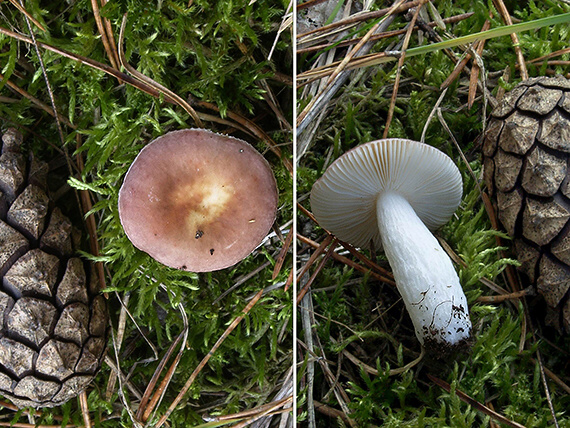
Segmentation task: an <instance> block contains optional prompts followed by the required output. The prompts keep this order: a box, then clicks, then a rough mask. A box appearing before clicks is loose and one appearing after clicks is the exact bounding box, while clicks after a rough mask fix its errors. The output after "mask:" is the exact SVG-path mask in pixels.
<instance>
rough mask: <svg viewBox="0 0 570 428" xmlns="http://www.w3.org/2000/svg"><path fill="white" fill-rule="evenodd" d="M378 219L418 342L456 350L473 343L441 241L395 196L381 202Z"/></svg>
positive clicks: (383, 195)
mask: <svg viewBox="0 0 570 428" xmlns="http://www.w3.org/2000/svg"><path fill="white" fill-rule="evenodd" d="M376 214H377V217H378V228H379V230H380V235H381V239H382V246H383V248H384V252H385V253H386V257H387V258H388V261H389V262H390V266H391V267H392V271H393V273H394V279H395V280H396V286H397V288H398V291H399V292H400V294H401V295H402V299H403V300H404V304H405V305H406V309H407V310H408V313H409V314H410V317H411V319H412V322H413V324H414V328H415V331H416V336H417V338H418V340H419V341H420V342H421V343H422V344H426V342H427V343H429V344H430V346H431V345H435V343H439V344H449V345H450V346H457V345H459V344H460V343H462V342H463V341H465V340H467V339H469V337H470V335H471V320H470V319H469V313H468V308H467V299H466V298H465V294H464V293H463V289H462V288H461V284H460V283H459V278H458V276H457V273H456V271H455V269H454V267H453V265H452V263H451V260H450V259H449V257H448V255H447V254H446V252H445V251H444V250H443V248H442V247H441V245H440V244H439V242H438V241H437V239H436V238H435V237H434V236H433V235H432V234H431V232H430V231H429V230H428V228H427V227H426V226H425V225H424V223H423V222H422V221H421V220H420V218H419V217H418V216H417V215H416V213H415V211H414V209H413V208H412V206H411V205H410V204H409V203H408V201H407V200H406V199H405V198H404V197H403V196H401V195H399V194H398V193H396V192H392V191H386V192H383V193H381V194H380V195H379V196H378V199H377V201H376ZM431 347H432V346H431Z"/></svg>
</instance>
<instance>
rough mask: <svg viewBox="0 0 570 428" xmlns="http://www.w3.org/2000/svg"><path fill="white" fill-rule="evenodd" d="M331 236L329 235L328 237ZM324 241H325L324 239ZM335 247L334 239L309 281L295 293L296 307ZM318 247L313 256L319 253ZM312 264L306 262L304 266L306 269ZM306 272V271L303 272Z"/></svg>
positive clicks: (335, 241)
mask: <svg viewBox="0 0 570 428" xmlns="http://www.w3.org/2000/svg"><path fill="white" fill-rule="evenodd" d="M329 236H331V235H329ZM327 238H328V237H327ZM325 240H326V239H325ZM324 243H325V242H324V241H323V245H324ZM336 245H337V240H336V238H334V239H333V240H332V242H331V245H330V247H329V249H328V250H327V252H326V253H325V256H324V257H323V258H322V259H321V261H320V262H319V264H318V265H317V267H316V269H315V271H314V272H313V274H312V275H311V277H310V278H309V280H308V281H307V282H306V283H305V284H303V287H302V288H301V289H300V290H299V291H298V293H297V305H298V304H299V302H300V301H301V299H302V298H303V297H305V294H307V292H308V291H309V288H311V285H312V284H313V282H314V281H315V279H316V277H317V275H318V274H319V272H320V271H321V270H322V269H323V267H324V266H325V263H326V262H327V260H328V259H329V258H330V256H331V254H332V253H333V252H334V250H335V248H336ZM319 250H320V247H319V249H317V251H315V252H314V253H313V254H316V253H319V254H320V252H319ZM310 264H312V263H310V260H309V262H307V264H306V265H305V266H304V268H305V267H307V266H308V265H310ZM307 269H308V268H307ZM305 272H306V271H305Z"/></svg>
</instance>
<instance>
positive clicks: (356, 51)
mask: <svg viewBox="0 0 570 428" xmlns="http://www.w3.org/2000/svg"><path fill="white" fill-rule="evenodd" d="M403 1H404V0H398V1H397V2H396V3H395V4H394V6H392V7H391V8H390V9H389V11H388V12H387V13H386V14H385V16H390V15H392V14H394V13H395V12H396V10H397V9H398V8H399V7H400V6H401V5H402V2H403ZM384 19H385V18H384ZM383 21H384V20H381V21H380V22H377V23H376V24H374V25H373V26H372V28H370V30H368V32H367V33H366V35H365V36H364V37H363V38H362V40H360V42H358V44H357V45H356V46H355V47H354V49H352V50H351V51H350V52H349V53H348V54H347V55H346V56H345V57H344V58H343V59H342V60H341V61H340V62H339V63H338V64H337V65H336V67H335V69H334V70H333V71H332V73H331V75H330V76H329V77H328V79H327V82H326V84H325V86H324V87H323V88H322V89H321V90H320V92H319V94H317V95H316V96H315V97H314V98H312V99H311V101H310V102H309V103H308V104H307V106H306V107H305V108H304V109H303V111H302V112H301V113H300V114H299V115H298V117H297V123H298V124H299V123H300V122H302V121H303V120H304V119H305V117H306V116H307V114H308V112H309V111H310V110H311V109H313V108H314V107H315V105H316V104H317V102H318V100H319V99H321V98H322V97H323V94H325V93H326V92H327V91H329V90H330V88H331V87H332V86H333V84H334V82H335V80H336V78H337V77H338V76H339V75H340V74H341V73H342V72H343V71H344V70H345V69H346V66H347V65H348V63H349V62H351V60H352V58H354V57H355V56H358V55H359V54H360V52H361V49H362V48H363V47H364V45H365V44H366V42H368V40H369V39H370V37H372V35H373V34H374V33H375V32H376V31H378V29H379V28H380V25H381V24H382V22H383Z"/></svg>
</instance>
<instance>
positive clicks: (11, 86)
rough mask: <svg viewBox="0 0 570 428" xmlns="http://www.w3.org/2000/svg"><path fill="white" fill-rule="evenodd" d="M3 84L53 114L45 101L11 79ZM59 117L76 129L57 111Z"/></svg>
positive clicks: (2, 77)
mask: <svg viewBox="0 0 570 428" xmlns="http://www.w3.org/2000/svg"><path fill="white" fill-rule="evenodd" d="M0 80H4V76H3V75H2V74H0ZM5 84H6V85H7V86H8V87H9V88H10V89H12V90H13V91H14V92H17V93H18V94H20V95H21V96H23V97H24V98H26V99H28V100H30V101H31V102H32V103H33V104H34V105H36V106H37V107H38V108H40V109H42V110H43V111H45V112H46V113H47V114H49V115H50V116H54V114H56V113H54V111H53V109H52V108H51V107H50V106H48V105H47V104H46V103H44V102H42V101H40V100H38V99H37V98H36V97H34V96H33V95H30V94H29V93H27V92H26V91H24V90H23V89H22V88H20V87H19V86H18V85H16V84H15V83H14V82H12V81H11V80H6V81H5ZM58 115H59V117H58V119H59V120H60V121H61V122H63V123H65V124H66V125H67V126H69V127H70V128H72V129H76V126H75V125H73V124H72V123H71V122H70V121H69V120H68V119H67V118H66V117H64V116H62V115H60V114H59V113H58Z"/></svg>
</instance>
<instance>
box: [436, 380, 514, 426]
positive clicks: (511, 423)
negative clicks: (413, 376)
mask: <svg viewBox="0 0 570 428" xmlns="http://www.w3.org/2000/svg"><path fill="white" fill-rule="evenodd" d="M427 376H428V377H429V378H430V380H431V381H432V382H433V383H435V384H436V385H437V386H439V387H440V388H442V389H444V390H445V391H447V392H450V391H451V387H450V385H449V384H448V383H447V382H445V381H443V380H441V379H439V378H437V377H435V376H432V375H430V374H429V373H428V375H427ZM455 394H456V395H457V397H458V398H459V399H460V400H461V401H464V402H465V403H467V404H469V405H470V406H472V407H474V408H475V409H477V410H479V411H480V412H482V413H484V414H486V415H487V416H489V417H490V418H492V419H494V420H496V421H498V422H500V423H502V424H505V425H507V426H509V427H513V428H525V427H524V425H521V424H519V423H518V422H514V421H511V420H510V419H508V418H506V417H505V416H503V415H501V414H500V413H497V412H495V411H494V410H492V409H490V408H489V407H488V406H485V405H484V404H482V403H479V402H478V401H477V400H475V399H473V398H471V397H470V396H469V395H467V394H465V393H464V392H463V391H461V390H459V389H456V390H455Z"/></svg>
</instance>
